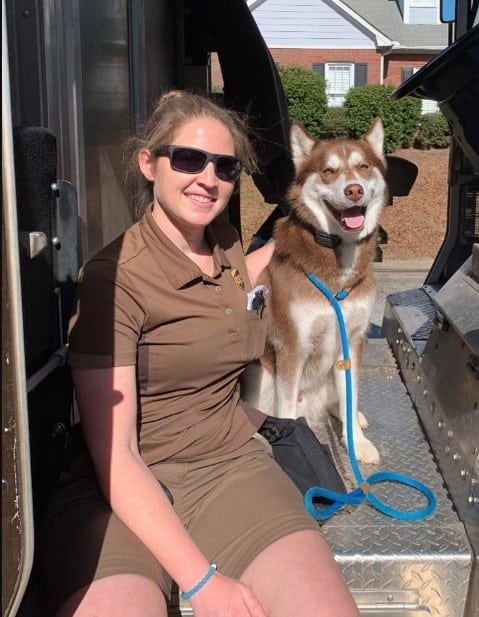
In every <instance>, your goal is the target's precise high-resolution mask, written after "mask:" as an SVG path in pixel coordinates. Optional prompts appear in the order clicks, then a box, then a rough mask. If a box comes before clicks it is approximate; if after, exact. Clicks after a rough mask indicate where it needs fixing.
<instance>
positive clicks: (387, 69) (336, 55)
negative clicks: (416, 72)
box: [211, 49, 432, 88]
mask: <svg viewBox="0 0 479 617" xmlns="http://www.w3.org/2000/svg"><path fill="white" fill-rule="evenodd" d="M270 52H271V55H272V56H273V59H274V61H275V62H276V63H277V64H280V65H282V66H289V65H296V66H302V67H304V68H307V69H311V68H312V65H313V63H316V62H363V63H367V65H368V83H370V84H379V83H381V76H380V71H381V54H380V53H379V52H377V51H375V50H370V49H331V50H329V49H271V50H270ZM431 57H432V56H426V55H421V54H391V55H389V56H385V57H384V69H383V70H384V75H383V83H385V84H392V85H394V86H397V85H399V84H400V83H401V81H402V78H401V72H402V68H403V67H416V68H419V67H421V66H423V65H424V64H426V62H427V61H428V60H429V59H430V58H431ZM211 84H212V86H213V88H222V87H223V80H222V77H221V70H220V67H219V63H218V58H217V55H216V54H211Z"/></svg>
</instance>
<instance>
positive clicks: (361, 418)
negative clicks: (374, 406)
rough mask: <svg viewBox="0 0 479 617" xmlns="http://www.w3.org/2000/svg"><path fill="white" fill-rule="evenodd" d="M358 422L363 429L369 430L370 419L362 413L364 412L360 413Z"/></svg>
mask: <svg viewBox="0 0 479 617" xmlns="http://www.w3.org/2000/svg"><path fill="white" fill-rule="evenodd" d="M358 422H359V426H360V427H361V428H363V429H367V428H368V426H369V422H368V419H367V418H366V416H365V415H364V414H363V413H362V411H358Z"/></svg>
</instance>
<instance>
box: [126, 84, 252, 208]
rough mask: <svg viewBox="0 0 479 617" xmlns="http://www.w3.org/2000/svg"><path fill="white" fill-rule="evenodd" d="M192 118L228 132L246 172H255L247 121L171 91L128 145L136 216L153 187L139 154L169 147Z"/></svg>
mask: <svg viewBox="0 0 479 617" xmlns="http://www.w3.org/2000/svg"><path fill="white" fill-rule="evenodd" d="M195 118H214V119H215V120H218V121H219V122H221V123H222V124H223V125H224V126H225V127H226V128H227V129H228V130H229V132H230V133H231V136H232V138H233V143H234V149H235V156H237V157H238V158H239V159H240V161H241V162H242V163H243V166H244V169H245V171H246V172H247V173H252V172H254V171H255V170H256V156H255V152H254V149H253V146H252V145H251V142H250V140H249V139H248V136H247V135H248V126H247V123H246V120H245V119H243V118H242V117H241V116H239V114H237V113H236V112H234V111H232V110H230V109H225V108H224V107H220V106H219V105H218V104H217V103H215V102H213V101H211V100H210V99H208V98H206V97H205V96H201V95H198V94H194V93H191V92H186V91H183V90H171V91H169V92H167V93H165V94H163V95H162V96H161V97H160V99H159V100H158V102H157V104H156V106H155V109H154V110H153V113H152V114H151V115H150V117H149V118H148V119H147V120H146V121H145V122H144V123H143V125H142V126H141V127H140V130H139V132H138V134H137V135H136V136H134V137H132V138H131V139H130V140H129V141H128V142H127V147H126V172H127V177H128V178H132V179H133V181H134V183H135V191H136V194H137V199H136V202H137V215H138V216H139V215H141V213H142V212H143V211H144V210H145V208H146V207H147V206H148V204H150V203H151V202H152V200H153V185H152V183H151V182H149V181H148V180H147V179H146V178H145V177H144V176H143V174H142V173H141V172H140V170H139V167H138V153H139V151H140V150H141V149H143V148H147V149H148V150H150V151H151V152H153V150H156V149H159V148H161V147H162V146H166V145H169V144H171V142H172V141H173V139H174V137H175V135H176V134H177V132H178V131H179V129H180V128H181V126H182V124H184V123H185V122H188V121H189V120H192V119H195Z"/></svg>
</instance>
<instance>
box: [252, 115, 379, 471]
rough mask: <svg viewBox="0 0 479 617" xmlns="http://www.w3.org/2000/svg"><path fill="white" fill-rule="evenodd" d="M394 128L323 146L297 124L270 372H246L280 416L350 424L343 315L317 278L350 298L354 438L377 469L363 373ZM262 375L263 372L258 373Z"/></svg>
mask: <svg viewBox="0 0 479 617" xmlns="http://www.w3.org/2000/svg"><path fill="white" fill-rule="evenodd" d="M383 142H384V130H383V124H382V122H381V120H380V118H376V119H375V120H374V122H373V123H372V125H371V127H370V128H369V130H368V132H367V133H366V134H365V135H364V137H363V138H362V139H361V140H357V141H356V140H332V141H324V142H323V141H318V140H316V139H314V138H313V137H312V136H311V135H310V134H309V133H308V132H307V131H306V129H305V128H304V127H303V126H302V125H300V124H299V123H296V122H293V124H292V127H291V149H292V155H293V161H294V166H295V172H296V173H295V180H294V182H293V184H292V186H291V188H290V190H289V194H288V199H289V204H290V206H291V210H290V213H289V215H288V216H287V217H286V218H284V219H281V220H280V221H278V223H277V224H276V227H275V231H274V240H275V249H274V254H273V257H272V259H271V262H270V264H269V266H268V267H267V268H266V270H265V271H264V272H263V274H262V280H261V281H260V282H261V283H262V284H264V285H266V287H267V288H268V294H267V296H266V303H267V304H268V307H269V310H270V315H271V322H270V326H269V331H268V336H267V344H266V352H265V355H264V357H263V358H262V359H261V367H260V366H259V365H257V366H256V370H255V368H254V367H253V368H252V370H250V371H249V372H248V373H247V375H246V382H245V384H244V391H243V396H244V397H245V398H246V399H248V400H249V401H250V402H252V403H253V404H255V405H256V407H258V408H259V409H261V410H262V411H265V412H267V413H270V414H273V415H276V416H278V417H280V418H296V417H299V416H304V417H305V418H306V420H307V421H308V423H309V424H310V426H312V428H314V425H315V423H316V422H317V420H318V419H319V417H320V415H321V414H322V412H323V410H327V411H328V412H329V413H331V414H332V415H333V416H335V417H337V418H338V419H339V420H340V421H341V422H342V435H343V441H344V442H346V389H345V374H344V368H338V367H341V360H342V359H343V351H342V347H341V341H340V336H339V329H338V324H337V318H336V315H335V312H334V309H333V307H332V305H331V303H330V301H329V300H327V299H326V298H325V296H324V295H323V294H322V293H321V292H320V291H319V289H317V288H316V287H315V286H314V285H313V283H312V282H311V281H310V280H309V279H308V278H307V276H306V275H307V274H308V273H311V274H313V275H315V276H316V277H317V278H318V279H319V280H320V281H321V282H322V283H323V284H324V285H326V286H327V287H328V288H329V290H331V291H332V292H333V294H337V293H338V292H341V291H342V290H347V291H348V292H349V293H348V295H347V297H346V298H344V299H342V300H340V307H341V308H342V312H343V315H344V320H345V323H346V328H347V333H348V340H349V349H350V357H351V371H352V382H353V396H352V398H353V409H352V417H353V438H354V446H355V452H356V456H357V458H358V460H360V461H362V462H365V463H377V462H378V461H379V454H378V451H377V449H376V448H375V446H374V445H373V444H372V443H371V442H370V441H369V440H368V439H367V438H366V437H365V436H364V435H363V431H362V429H363V428H366V427H367V421H366V418H365V417H364V416H363V415H362V414H361V413H360V412H359V411H358V408H357V401H358V373H359V368H360V365H361V358H362V353H363V346H364V342H365V338H366V335H367V330H368V325H369V317H370V313H371V309H372V306H373V302H374V297H375V290H374V282H373V275H372V263H373V260H374V255H375V250H376V238H377V228H378V223H379V217H380V214H381V211H382V209H383V206H384V205H385V203H386V200H387V196H386V182H385V172H386V161H385V157H384V153H383ZM258 369H259V370H258Z"/></svg>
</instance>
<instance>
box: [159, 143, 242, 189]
mask: <svg viewBox="0 0 479 617" xmlns="http://www.w3.org/2000/svg"><path fill="white" fill-rule="evenodd" d="M153 154H154V155H155V156H160V155H162V154H167V155H168V158H169V159H170V165H171V169H174V170H175V171H181V172H182V173H184V174H198V173H200V171H203V169H204V168H205V167H206V165H208V163H209V162H210V161H213V164H214V166H215V174H216V175H217V176H218V178H219V179H220V180H225V181H226V182H234V181H235V180H237V179H238V177H239V175H240V173H241V170H242V169H243V163H242V162H241V161H240V160H239V159H237V158H236V157H235V156H228V155H227V154H211V152H205V151H204V150H198V148H187V147H186V146H163V147H162V148H158V149H156V150H153Z"/></svg>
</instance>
